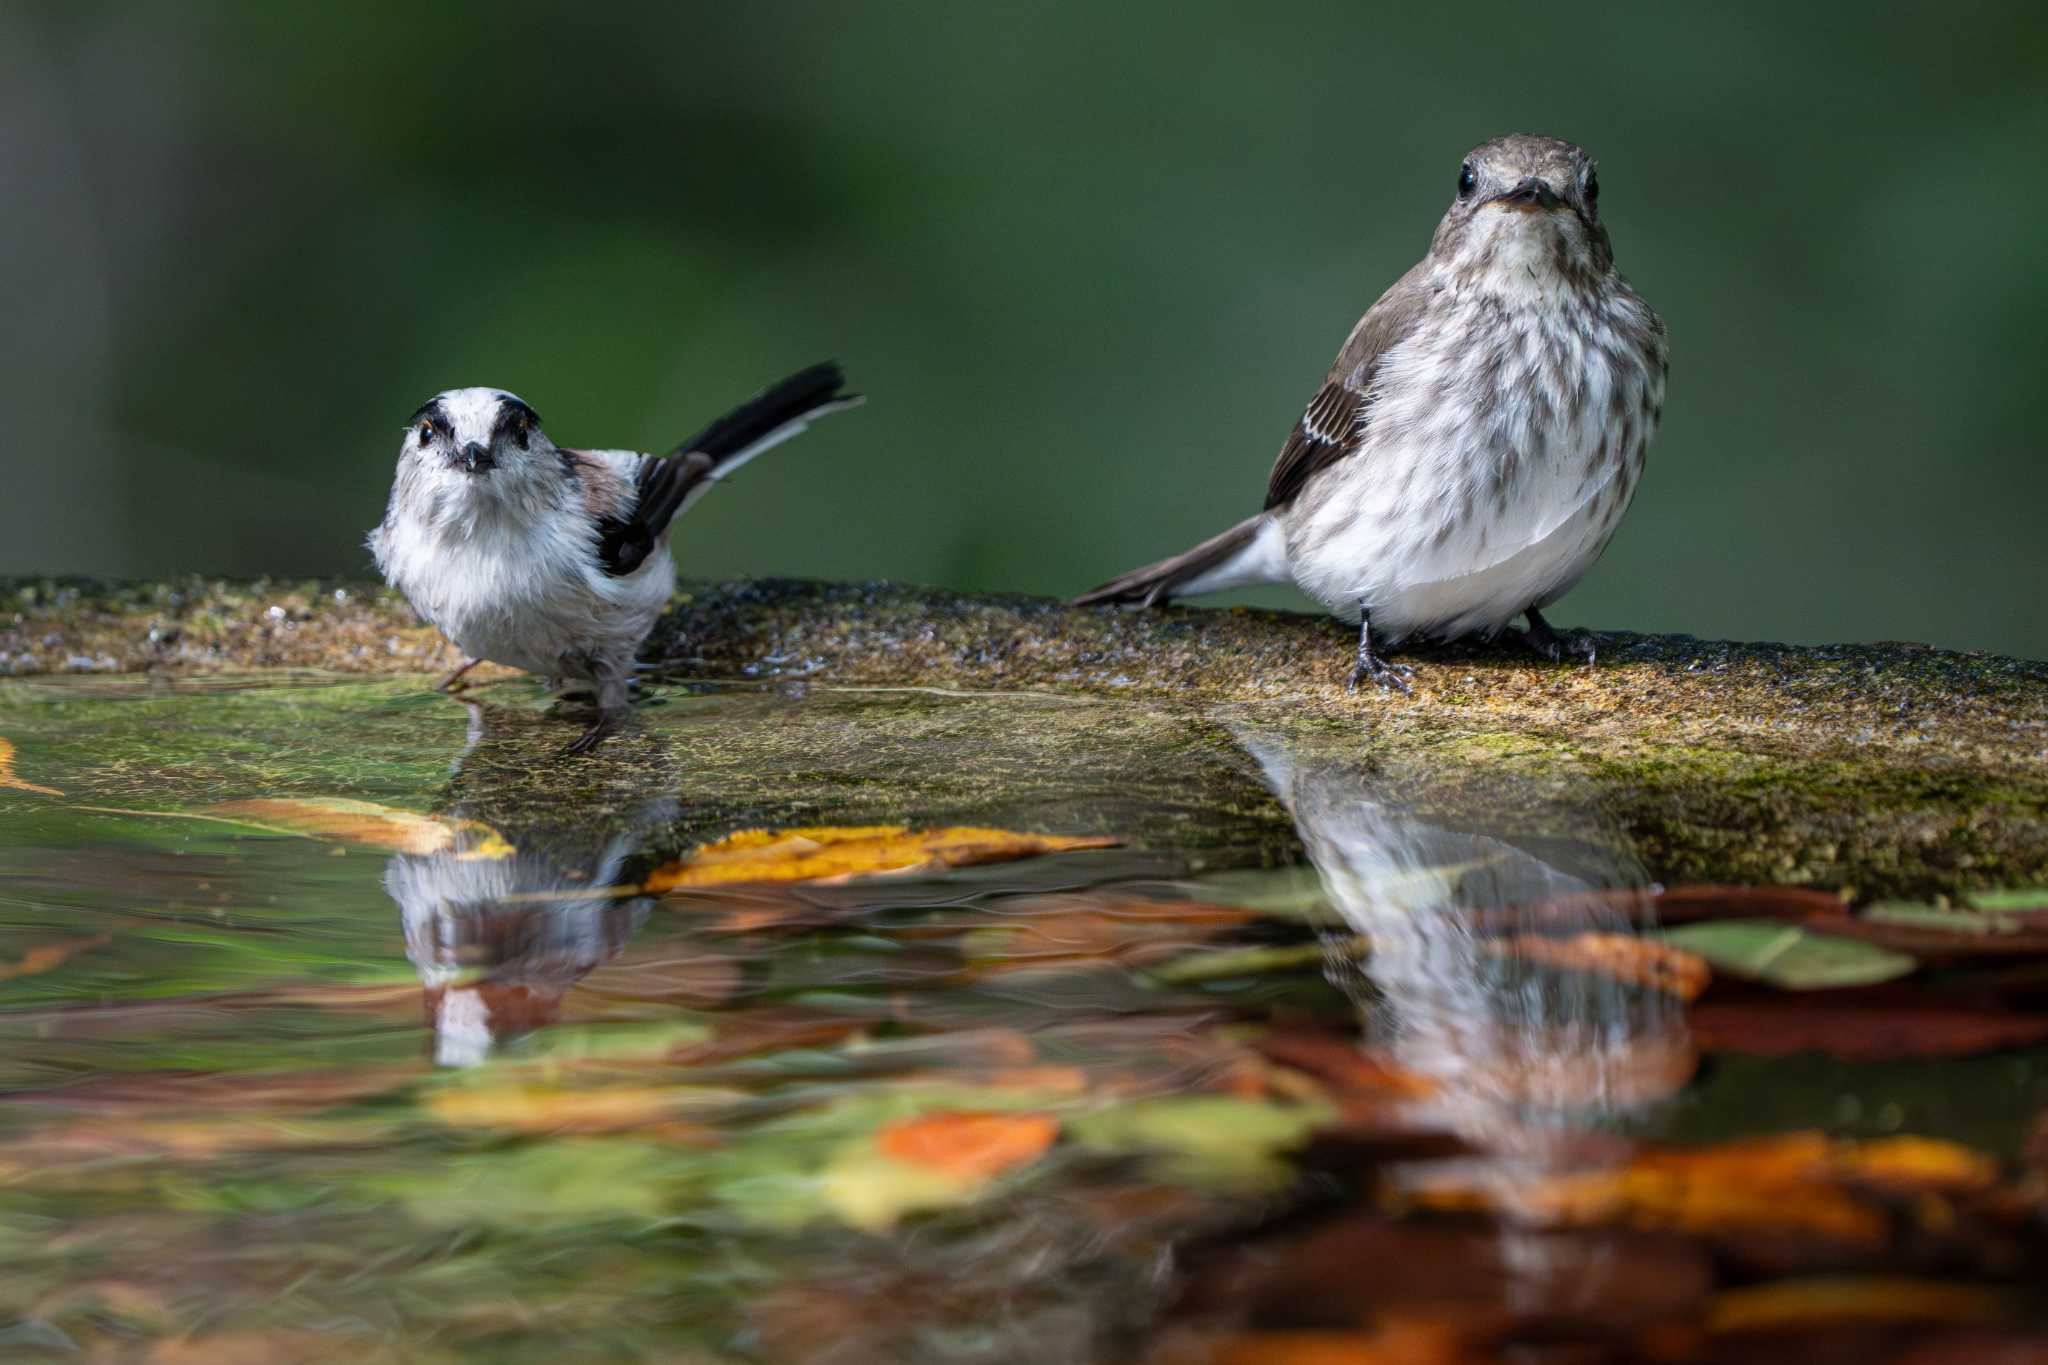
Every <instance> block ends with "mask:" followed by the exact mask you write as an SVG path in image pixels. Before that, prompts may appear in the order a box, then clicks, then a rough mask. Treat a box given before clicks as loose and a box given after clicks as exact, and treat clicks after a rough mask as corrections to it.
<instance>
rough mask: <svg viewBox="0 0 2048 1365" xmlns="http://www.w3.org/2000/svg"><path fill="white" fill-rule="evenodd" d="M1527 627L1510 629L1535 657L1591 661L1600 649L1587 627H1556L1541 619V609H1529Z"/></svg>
mask: <svg viewBox="0 0 2048 1365" xmlns="http://www.w3.org/2000/svg"><path fill="white" fill-rule="evenodd" d="M1527 615H1528V617H1529V628H1528V629H1527V630H1518V631H1514V632H1512V634H1513V637H1514V639H1515V641H1516V642H1517V643H1518V644H1520V645H1521V646H1522V647H1523V648H1524V649H1527V650H1528V651H1530V652H1531V653H1532V654H1535V655H1537V656H1538V657H1539V658H1544V659H1548V660H1550V662H1552V663H1554V664H1555V663H1562V662H1564V661H1565V660H1566V659H1576V660H1577V661H1578V662H1580V663H1582V664H1590V663H1593V662H1594V661H1595V660H1596V659H1598V658H1599V655H1600V650H1599V646H1598V644H1597V642H1596V641H1595V640H1594V637H1593V632H1592V631H1590V630H1567V631H1558V630H1553V629H1552V628H1551V625H1550V622H1548V621H1546V620H1544V619H1543V615H1542V613H1541V612H1537V611H1533V610H1532V611H1530V612H1528V613H1527Z"/></svg>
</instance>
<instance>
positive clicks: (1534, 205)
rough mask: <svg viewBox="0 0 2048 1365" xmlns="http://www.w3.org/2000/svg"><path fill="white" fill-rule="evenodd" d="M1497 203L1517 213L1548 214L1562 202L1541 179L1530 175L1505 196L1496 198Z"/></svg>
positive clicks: (1554, 191) (1555, 192)
mask: <svg viewBox="0 0 2048 1365" xmlns="http://www.w3.org/2000/svg"><path fill="white" fill-rule="evenodd" d="M1497 202H1499V203H1501V204H1503V205H1505V206H1506V207H1508V208H1511V209H1514V210H1515V211H1517V212H1519V213H1537V212H1543V213H1548V212H1549V211H1550V210H1552V209H1554V208H1556V207H1557V206H1558V205H1559V204H1560V203H1561V202H1563V201H1562V200H1560V199H1559V198H1558V197H1557V191H1556V190H1553V189H1551V188H1550V185H1549V184H1548V183H1547V182H1546V181H1545V180H1543V178H1542V177H1540V176H1534V175H1532V176H1528V177H1526V178H1525V179H1524V180H1523V181H1522V183H1521V184H1519V185H1517V186H1515V187H1514V188H1513V189H1511V190H1509V191H1508V192H1507V193H1506V194H1503V195H1499V196H1497Z"/></svg>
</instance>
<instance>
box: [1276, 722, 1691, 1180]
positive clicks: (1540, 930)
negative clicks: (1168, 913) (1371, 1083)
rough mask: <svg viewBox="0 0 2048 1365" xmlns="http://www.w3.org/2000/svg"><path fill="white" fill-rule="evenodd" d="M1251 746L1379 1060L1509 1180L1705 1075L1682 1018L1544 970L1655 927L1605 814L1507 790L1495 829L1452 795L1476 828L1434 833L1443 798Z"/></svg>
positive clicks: (1279, 746)
mask: <svg viewBox="0 0 2048 1365" xmlns="http://www.w3.org/2000/svg"><path fill="white" fill-rule="evenodd" d="M1242 738H1244V740H1245V743H1246V747H1247V748H1248V749H1249V750H1250V752H1251V753H1252V754H1253V756H1254V757H1255V758H1256V759H1257V761H1258V762H1259V764H1260V766H1261V768H1262V769H1263V771H1264V774H1265V777H1266V780H1267V782H1268V783H1269V784H1270V786H1271V787H1272V789H1273V791H1274V792H1275V794H1276V795H1277V796H1278V797H1279V799H1280V801H1281V803H1282V804H1283V805H1284V806H1285V807H1286V809H1287V811H1288V813H1289V814H1290V815H1291V816H1292V817H1293V819H1294V823H1295V828H1296V830H1297V832H1298V833H1299V835H1300V837H1301V841H1302V843H1303V845H1304V847H1305V849H1306V851H1307V854H1308V857H1309V859H1310V860H1311V861H1312V862H1313V864H1314V866H1315V869H1316V872H1317V874H1318V876H1319V877H1320V879H1321V882H1322V886H1323V890H1324V894H1325V897H1326V899H1327V902H1328V905H1329V907H1330V908H1331V910H1333V911H1334V912H1335V915H1336V916H1337V917H1338V919H1339V920H1340V921H1341V922H1340V923H1332V924H1331V925H1329V926H1328V929H1327V930H1326V932H1325V939H1326V942H1327V943H1328V944H1329V945H1330V961H1329V975H1330V976H1331V978H1332V980H1333V981H1334V982H1335V983H1336V984H1337V985H1338V986H1339V987H1340V988H1342V989H1343V990H1345V991H1346V993H1347V994H1349V995H1350V996H1351V997H1352V999H1353V1000H1354V1002H1355V1003H1356V1004H1357V1006H1358V1008H1359V1011H1360V1014H1361V1016H1362V1018H1363V1020H1364V1023H1365V1037H1366V1044H1367V1046H1370V1047H1373V1048H1375V1049H1376V1050H1380V1051H1381V1052H1382V1053H1383V1054H1384V1055H1387V1056H1388V1057H1389V1058H1390V1059H1391V1060H1392V1061H1393V1062H1395V1063H1396V1064H1397V1065H1398V1066H1400V1067H1401V1068H1402V1069H1403V1070H1405V1071H1407V1072H1409V1073H1411V1074H1414V1075H1418V1076H1420V1077H1422V1078H1424V1079H1425V1080H1426V1081H1427V1082H1428V1083H1429V1084H1430V1087H1431V1092H1432V1095H1433V1097H1434V1099H1433V1103H1432V1106H1431V1108H1432V1111H1433V1112H1432V1114H1431V1117H1432V1119H1433V1120H1435V1121H1436V1122H1439V1123H1441V1124H1443V1125H1444V1126H1445V1127H1446V1128H1448V1129H1449V1130H1450V1131H1451V1132H1453V1133H1455V1134H1457V1135H1458V1136H1459V1137H1460V1138H1462V1139H1463V1140H1464V1141H1466V1142H1467V1143H1469V1144H1471V1145H1472V1146H1473V1147H1475V1148H1478V1149H1480V1150H1481V1151H1483V1152H1485V1153H1486V1154H1488V1156H1489V1157H1490V1158H1491V1159H1492V1160H1493V1161H1494V1162H1496V1163H1502V1162H1504V1163H1507V1164H1510V1165H1524V1166H1525V1165H1526V1164H1527V1163H1531V1162H1534V1163H1538V1164H1541V1163H1542V1162H1543V1161H1544V1159H1545V1156H1546V1154H1547V1153H1551V1152H1554V1151H1556V1150H1558V1149H1559V1148H1560V1147H1561V1146H1563V1145H1567V1144H1568V1143H1569V1141H1570V1138H1571V1136H1572V1135H1573V1134H1574V1133H1576V1132H1579V1131H1582V1130H1584V1129H1585V1128H1587V1127H1588V1126H1590V1125H1593V1124H1594V1123H1596V1122H1598V1121H1600V1120H1602V1119H1604V1118H1610V1117H1614V1116H1619V1115H1624V1114H1626V1113H1628V1112H1630V1111H1634V1110H1639V1109H1641V1108H1643V1107H1645V1106H1647V1105H1648V1104H1650V1103H1653V1102H1655V1101H1656V1100H1657V1099H1659V1098H1661V1097H1663V1096H1665V1095H1668V1094H1670V1093H1671V1092H1673V1091H1674V1090H1675V1089H1677V1087H1678V1086H1679V1085H1681V1084H1682V1083H1683V1082H1684V1080H1685V1079H1686V1078H1687V1077H1688V1076H1689V1075H1690V1074H1691V1072H1692V1069H1693V1066H1694V1060H1695V1059H1694V1054H1693V1050H1692V1047H1691V1043H1690V1040H1689V1038H1688V1036H1687V1033H1686V1028H1685V1021H1684V1013H1683V1007H1682V1005H1681V1004H1680V1003H1679V1002H1678V1001H1677V1000H1675V999H1673V998H1672V997H1670V996H1669V995H1666V994H1664V993H1663V992H1661V991H1659V990H1657V989H1655V988H1654V987H1650V986H1646V985H1643V984H1638V983H1635V982H1631V981H1627V980H1622V979H1618V978H1617V976H1615V975H1610V974H1607V973H1605V972H1594V971H1583V970H1562V969H1559V968H1557V967H1556V966H1553V965H1549V964H1547V963H1546V962H1544V961H1540V960H1538V959H1539V958H1540V957H1542V956H1543V953H1542V948H1541V946H1539V945H1555V944H1558V943H1560V942H1562V941H1565V940H1568V939H1578V940H1579V941H1580V942H1586V941H1588V940H1586V939H1585V938H1584V937H1583V936H1587V935H1600V936H1613V937H1612V938H1609V939H1607V940H1606V941H1607V943H1608V944H1609V945H1610V946H1611V945H1613V944H1615V943H1620V944H1623V945H1627V943H1628V941H1629V940H1630V939H1631V938H1633V937H1635V936H1639V935H1641V934H1642V933H1643V932H1644V931H1645V926H1646V925H1647V924H1648V923H1649V921H1650V918H1651V914H1650V912H1651V899H1650V894H1649V891H1650V888H1649V883H1648V878H1647V877H1646V876H1645V875H1644V873H1643V870H1642V868H1641V866H1640V865H1639V864H1638V863H1637V862H1636V861H1635V860H1634V859H1633V858H1632V857H1630V856H1629V855H1628V854H1627V853H1626V852H1625V851H1622V850H1623V848H1624V845H1623V844H1622V842H1621V840H1620V839H1619V837H1618V835H1617V834H1616V833H1615V832H1614V831H1612V830H1605V829H1602V828H1601V827H1600V822H1599V821H1598V819H1597V818H1596V817H1594V816H1592V815H1591V814H1590V813H1589V812H1588V811H1586V810H1579V809H1572V808H1570V807H1569V806H1568V805H1567V804H1565V803H1561V802H1559V801H1558V800H1556V799H1555V797H1554V796H1552V795H1551V794H1550V793H1549V792H1548V791H1547V790H1546V791H1537V790H1535V789H1533V788H1531V789H1528V790H1520V789H1517V787H1516V786H1515V785H1514V784H1513V783H1512V782H1511V781H1510V782H1507V783H1505V784H1503V783H1501V782H1498V781H1496V782H1494V783H1493V784H1492V785H1491V786H1490V787H1488V789H1487V790H1488V798H1487V801H1486V813H1485V814H1477V815H1476V814H1475V812H1474V811H1473V809H1472V806H1473V803H1472V801H1471V800H1470V798H1469V796H1467V797H1464V798H1462V799H1461V798H1460V797H1459V796H1458V795H1457V794H1455V793H1453V792H1451V791H1449V790H1446V791H1445V792H1443V793H1442V794H1441V796H1442V798H1443V799H1442V800H1441V801H1440V802H1433V803H1431V808H1432V811H1434V810H1435V809H1436V808H1437V807H1438V806H1440V807H1441V808H1442V809H1443V810H1447V811H1455V812H1458V813H1457V814H1456V815H1437V814H1434V813H1432V814H1431V815H1430V816H1429V817H1424V816H1423V815H1420V814H1418V806H1419V805H1421V804H1422V803H1423V801H1424V800H1425V799H1427V798H1428V797H1430V796H1431V795H1432V793H1430V792H1429V791H1428V789H1427V781H1426V779H1425V780H1424V781H1423V782H1421V783H1418V782H1417V780H1416V779H1415V777H1414V776H1413V775H1407V776H1404V778H1403V780H1402V781H1401V782H1399V783H1398V784H1397V783H1394V782H1392V781H1388V780H1382V779H1376V778H1375V777H1374V776H1373V775H1372V774H1371V773H1369V772H1361V771H1360V769H1359V768H1358V767H1357V766H1356V761H1355V760H1352V761H1351V762H1349V763H1345V762H1330V761H1318V760H1315V759H1312V758H1308V757H1306V756H1305V755H1304V754H1303V753H1301V752H1299V751H1297V750H1296V749H1294V748H1292V747H1290V746H1289V745H1288V744H1286V743H1283V742H1280V741H1277V740H1274V739H1271V738H1269V737H1261V736H1249V735H1248V736H1243V737H1242ZM1476 785H1477V784H1474V783H1466V784H1464V788H1463V789H1464V791H1466V792H1469V791H1470V790H1471V789H1472V788H1473V787H1474V786H1476ZM1368 945H1369V946H1368ZM1468 1174H1469V1172H1468Z"/></svg>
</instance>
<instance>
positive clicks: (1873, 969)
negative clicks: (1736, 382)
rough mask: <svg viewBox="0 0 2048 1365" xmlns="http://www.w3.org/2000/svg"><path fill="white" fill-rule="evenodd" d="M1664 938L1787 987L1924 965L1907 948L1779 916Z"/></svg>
mask: <svg viewBox="0 0 2048 1365" xmlns="http://www.w3.org/2000/svg"><path fill="white" fill-rule="evenodd" d="M1664 937H1665V941H1666V942H1667V943H1670V944H1672V945H1674V946H1676V947H1679V948H1683V949H1685V950H1686V951H1687V952H1691V953H1697V954H1698V955H1699V956H1701V957H1703V958H1705V959H1706V960H1707V961H1708V962H1710V963H1712V964H1713V965H1714V966H1715V967H1718V968H1719V969H1721V970H1722V971H1725V972H1727V973H1729V974H1730V975H1733V976H1741V977H1747V978H1749V979H1751V980H1753V981H1762V982H1766V983H1768V984H1769V985H1773V986H1777V987H1780V988H1782V989H1785V990H1795V991H1798V990H1826V989H1830V988H1833V987H1838V986H1869V985H1874V984H1875V983H1877V982H1880V981H1890V980H1892V979H1893V978H1894V977H1900V976H1904V975H1906V974H1907V973H1909V972H1911V971H1913V970H1914V969H1915V968H1917V967H1918V966H1919V965H1920V964H1919V963H1918V962H1917V961H1915V960H1914V959H1913V958H1910V957H1907V956H1906V955H1905V954H1904V953H1894V952H1891V951H1889V950H1887V949H1884V948H1879V947H1876V946H1875V945H1873V944H1869V943H1859V942H1857V941H1855V940H1853V939H1846V938H1835V937H1831V936H1829V935H1826V934H1813V933H1808V932H1807V931H1806V930H1804V929H1802V928H1800V927H1799V926H1798V925H1795V924H1785V923H1782V922H1780V921H1777V920H1758V919H1749V920H1718V921H1715V922H1712V923H1706V924H1691V925H1687V926H1686V927H1684V928H1682V929H1674V930H1672V931H1671V932H1670V933H1668V934H1666V935H1665V936H1664Z"/></svg>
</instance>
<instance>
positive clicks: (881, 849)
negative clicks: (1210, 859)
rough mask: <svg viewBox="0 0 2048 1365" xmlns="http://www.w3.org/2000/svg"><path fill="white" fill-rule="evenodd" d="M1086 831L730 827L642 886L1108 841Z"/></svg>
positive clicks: (969, 862) (987, 859)
mask: <svg viewBox="0 0 2048 1365" xmlns="http://www.w3.org/2000/svg"><path fill="white" fill-rule="evenodd" d="M1117 843H1118V841H1117V840H1115V839H1109V838H1103V837H1100V836H1094V835H1079V836H1075V835H1060V834H1019V833H1016V832H1013V831H1011V830H1004V829H977V828H973V827H971V826H962V827H956V828H948V829H923V830H913V829H911V828H909V827H908V826H905V825H849V826H843V827H834V826H823V827H819V828H814V829H783V830H770V829H748V830H741V831H740V832H739V833H737V834H731V835H728V836H726V837H725V838H723V839H719V840H717V841H715V842H713V843H709V844H704V845H702V846H701V847H699V848H698V849H696V850H695V851H694V852H692V853H690V854H688V855H686V856H685V857H683V858H680V859H678V860H677V861H675V862H673V863H669V864H668V865H667V866H665V867H661V868H657V869H656V870H655V871H654V872H653V873H652V874H651V875H650V876H649V877H648V878H647V882H646V889H647V890H649V891H673V890H678V889H684V888H689V887H706V886H731V885H737V884H740V883H744V882H837V881H846V880H850V879H852V878H854V877H871V876H876V875H880V874H885V873H906V872H923V871H928V870H935V869H938V868H946V867H971V866H973V865H975V864H976V863H1000V862H1007V861H1009V860H1011V859H1015V858H1031V857H1036V856H1037V855H1039V854H1041V853H1065V852H1069V851H1071V850H1074V849H1082V848H1114V847H1115V846H1116V845H1117Z"/></svg>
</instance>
